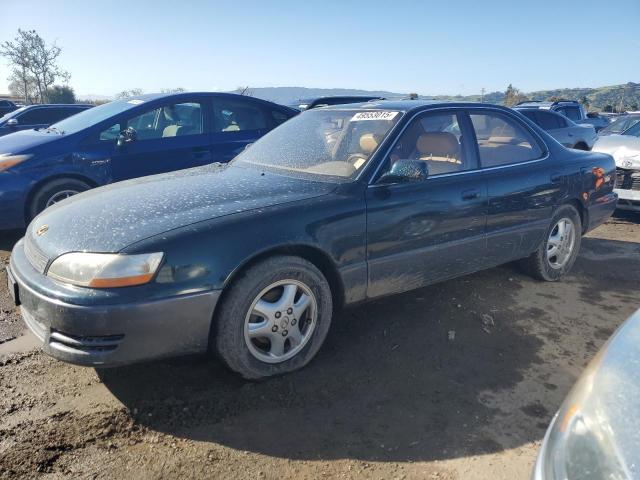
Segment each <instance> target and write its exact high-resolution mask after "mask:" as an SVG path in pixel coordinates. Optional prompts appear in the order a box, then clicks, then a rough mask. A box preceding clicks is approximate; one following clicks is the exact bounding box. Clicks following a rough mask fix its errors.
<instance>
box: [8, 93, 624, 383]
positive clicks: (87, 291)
mask: <svg viewBox="0 0 640 480" xmlns="http://www.w3.org/2000/svg"><path fill="white" fill-rule="evenodd" d="M496 132H498V133H496ZM614 173H615V164H614V162H613V159H612V158H611V157H610V156H609V155H602V154H597V153H592V152H582V151H578V150H571V149H567V148H564V147H562V146H561V145H559V144H558V142H556V141H555V140H554V139H553V138H552V137H550V136H549V135H548V134H547V133H545V132H544V131H543V130H541V129H540V128H539V127H537V126H536V125H535V124H534V123H532V122H530V121H529V120H527V119H525V118H524V117H522V116H521V115H519V114H517V113H516V112H514V111H513V110H511V109H508V108H505V107H498V106H493V105H481V104H472V103H443V102H425V101H421V100H409V101H399V102H389V101H381V102H375V103H360V104H357V105H354V106H351V105H350V106H345V105H337V106H335V107H325V108H317V109H313V110H310V111H308V112H305V113H303V114H301V115H298V116H296V117H295V118H292V119H291V120H289V121H288V122H286V123H284V124H283V125H281V126H280V127H278V128H276V129H274V130H273V131H272V132H270V133H268V134H267V135H265V136H264V137H263V138H261V139H260V140H258V141H256V142H255V143H254V144H253V145H252V146H251V148H248V149H245V150H243V152H242V153H241V154H240V155H238V156H237V157H236V159H235V160H234V161H233V162H231V163H230V164H227V165H211V166H205V167H201V168H194V169H189V170H185V171H182V172H173V173H169V174H164V175H154V176H149V177H145V178H141V179H135V180H130V181H127V182H120V183H116V184H113V185H108V186H106V187H102V188H99V189H96V190H93V191H89V192H84V193H82V194H80V195H77V196H75V197H73V198H70V199H67V200H64V201H62V202H60V203H59V204H57V205H54V206H53V207H52V208H50V209H47V210H45V211H44V212H42V213H41V214H40V215H38V216H37V217H36V218H35V219H34V220H33V221H32V222H31V224H30V225H29V227H28V228H27V231H26V234H25V238H24V240H21V241H19V242H18V243H17V244H16V246H15V247H14V249H13V253H12V255H11V262H10V267H9V275H8V278H9V282H10V284H11V288H10V291H11V292H13V295H14V297H15V298H16V301H17V302H18V303H20V304H21V306H22V308H21V312H22V315H23V318H24V319H25V321H26V323H27V325H28V326H29V328H30V329H31V330H32V331H33V332H34V333H35V334H36V336H37V338H39V339H40V342H41V344H42V346H43V348H44V350H45V351H46V352H47V353H48V354H50V355H52V356H54V357H56V358H58V359H61V360H64V361H67V362H71V363H77V364H82V365H87V366H109V365H118V364H127V363H133V362H138V361H143V360H149V359H152V358H157V357H166V356H175V355H179V354H186V353H198V352H207V351H210V352H215V353H217V354H218V355H219V357H220V358H222V359H223V360H224V362H225V363H226V364H227V365H228V366H229V367H230V368H231V369H232V370H234V371H235V372H237V373H239V374H240V375H242V376H243V377H245V378H248V379H260V378H265V377H270V376H273V375H280V374H284V373H287V372H291V371H294V370H297V369H299V368H302V367H303V366H304V365H306V364H307V363H308V362H309V361H311V359H312V358H313V357H314V356H315V355H316V353H317V352H318V350H319V349H320V347H321V346H322V343H323V342H324V339H325V338H326V335H327V333H328V331H329V328H330V324H331V321H332V317H333V314H334V312H335V311H336V310H338V309H339V308H340V307H341V306H343V305H350V304H355V303H358V302H362V301H365V300H371V299H374V298H380V297H383V296H386V295H390V294H395V293H402V292H406V291H409V290H413V289H417V288H422V287H424V286H426V285H429V284H432V283H436V282H438V281H443V280H448V279H450V278H454V277H457V276H460V275H465V274H468V273H471V272H474V271H478V270H482V269H486V268H491V267H494V266H496V265H499V264H502V263H506V262H510V261H515V260H522V266H523V268H525V269H526V270H527V271H528V272H530V274H531V275H533V276H534V277H535V278H538V279H540V280H546V281H558V280H560V279H562V278H563V277H564V276H565V275H566V274H567V273H568V272H569V271H570V269H571V267H572V265H573V264H574V262H575V260H576V258H577V256H578V252H579V250H580V243H581V239H582V235H583V234H585V233H586V232H588V231H590V230H591V229H593V228H595V227H597V226H598V225H600V224H601V223H603V222H604V221H606V220H607V219H608V218H609V216H610V215H611V213H612V212H613V210H614V209H615V204H616V195H615V193H613V183H614Z"/></svg>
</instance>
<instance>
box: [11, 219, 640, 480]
mask: <svg viewBox="0 0 640 480" xmlns="http://www.w3.org/2000/svg"><path fill="white" fill-rule="evenodd" d="M18 237H19V234H4V235H3V236H0V264H3V263H6V261H7V256H8V252H7V250H8V249H10V248H11V245H13V242H15V241H16V240H17V238H18ZM638 285H640V215H633V214H627V215H621V216H618V217H616V218H613V219H612V220H611V221H610V222H609V223H607V224H606V225H603V226H601V227H600V228H598V229H597V230H595V231H594V232H592V233H590V234H589V236H588V238H585V239H584V240H583V244H582V252H581V254H580V257H579V259H578V262H577V264H576V266H575V267H574V270H573V274H572V275H571V276H570V277H569V278H568V279H567V280H566V281H565V282H563V283H555V284H551V283H541V282H536V281H533V280H531V279H530V278H529V277H527V276H525V275H523V274H522V273H520V271H519V270H518V269H517V268H516V267H514V266H512V265H506V266H503V267H499V268H495V269H492V270H488V271H485V272H480V273H477V274H474V275H469V276H466V277H462V278H459V279H456V280H453V281H449V282H446V283H442V284H439V285H434V286H431V287H428V288H424V289H421V290H418V291H414V292H411V293H408V294H403V295H399V296H395V297H389V298H386V299H383V300H379V301H376V302H373V303H370V304H367V305H363V306H359V307H357V308H351V309H347V310H345V311H344V312H342V313H341V314H340V316H339V318H337V319H335V323H334V325H333V327H332V330H331V332H330V334H329V337H328V339H327V343H326V344H325V346H324V347H323V349H322V350H321V352H320V354H319V355H318V357H317V358H316V359H315V360H314V361H313V362H312V363H311V364H310V365H309V366H308V367H307V368H305V369H304V370H302V371H300V372H296V373H295V374H292V375H289V376H286V377H283V378H278V379H274V380H270V381H266V382H263V383H246V382H243V381H241V380H239V379H238V378H236V377H235V376H233V375H232V374H230V373H229V372H227V371H226V370H225V369H224V368H223V367H222V366H221V365H220V364H219V363H218V362H217V361H215V360H211V359H208V358H205V357H188V358H182V359H176V360H171V361H162V362H153V363H147V364H142V365H136V366H132V367H126V368H118V369H109V370H98V371H96V370H94V369H89V368H81V367H74V366H71V365H66V364H63V363H60V362H57V361H55V360H52V359H50V358H48V357H46V356H45V355H43V354H41V353H39V352H38V351H37V349H33V348H32V346H33V340H32V337H31V336H30V335H25V334H24V326H23V324H22V321H21V320H20V318H19V316H18V313H17V311H16V310H15V309H14V308H13V307H12V306H11V304H10V302H9V299H8V295H7V292H6V281H5V278H4V271H3V272H2V273H1V274H0V478H12V479H13V478H16V479H17V478H30V477H36V478H40V477H41V478H51V479H54V478H62V477H73V478H92V479H93V478H114V477H117V478H123V477H124V478H163V477H169V478H172V477H178V476H180V477H181V478H225V479H235V478H257V479H261V478H264V479H271V478H273V479H276V478H279V479H280V478H284V479H286V478H296V479H306V478H308V479H317V478H372V479H383V478H384V479H393V478H398V479H413V478H421V479H424V478H427V479H474V478H483V479H484V478H496V479H498V478H504V479H515V478H528V475H529V473H530V470H531V467H532V464H533V461H534V459H535V455H536V453H537V450H538V447H539V444H540V441H541V439H542V437H543V434H544V431H545V429H546V426H547V424H548V422H549V420H550V419H551V416H552V415H553V413H554V411H555V410H556V409H557V407H558V406H559V405H560V403H561V401H562V399H563V397H564V396H565V395H566V393H567V392H568V390H569V388H570V387H571V385H572V383H573V382H574V381H575V379H576V377H577V375H579V373H580V371H581V370H582V368H583V367H584V366H585V364H586V363H587V362H588V361H589V359H590V358H591V357H592V356H593V355H594V354H595V352H596V351H597V350H598V348H599V347H600V346H601V345H602V344H603V343H604V341H605V340H606V339H607V338H608V337H609V335H610V334H611V333H612V332H613V331H614V330H615V328H616V327H617V326H618V325H619V324H620V323H621V322H622V321H624V319H625V318H626V317H627V316H629V315H630V314H631V313H632V312H633V311H634V310H635V309H637V308H638V307H640V295H639V293H638Z"/></svg>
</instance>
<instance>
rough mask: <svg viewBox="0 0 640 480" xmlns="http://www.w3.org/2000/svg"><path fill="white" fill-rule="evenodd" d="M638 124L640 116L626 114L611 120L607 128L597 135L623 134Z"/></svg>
mask: <svg viewBox="0 0 640 480" xmlns="http://www.w3.org/2000/svg"><path fill="white" fill-rule="evenodd" d="M638 122H640V114H637V113H634V114H628V115H621V116H619V117H617V118H616V119H615V120H613V121H612V122H611V123H610V124H609V125H608V126H607V127H605V128H603V129H602V130H600V131H599V132H598V135H600V136H604V135H613V134H619V135H622V134H624V132H625V131H627V130H629V129H630V128H631V127H633V126H634V125H635V124H636V123H638Z"/></svg>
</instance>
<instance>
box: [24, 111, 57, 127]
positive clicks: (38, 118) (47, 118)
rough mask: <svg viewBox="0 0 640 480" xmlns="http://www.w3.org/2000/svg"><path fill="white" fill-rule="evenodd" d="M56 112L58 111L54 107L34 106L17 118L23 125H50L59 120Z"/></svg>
mask: <svg viewBox="0 0 640 480" xmlns="http://www.w3.org/2000/svg"><path fill="white" fill-rule="evenodd" d="M55 113H56V111H55V109H53V108H34V109H31V110H27V111H26V112H24V113H23V114H22V115H20V116H18V117H17V119H18V122H20V124H21V125H49V124H51V123H53V122H55V121H56V120H59V118H57V116H56V115H55Z"/></svg>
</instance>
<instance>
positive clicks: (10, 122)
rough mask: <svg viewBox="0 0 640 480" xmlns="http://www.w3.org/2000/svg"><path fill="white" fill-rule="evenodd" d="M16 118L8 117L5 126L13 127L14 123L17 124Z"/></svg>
mask: <svg viewBox="0 0 640 480" xmlns="http://www.w3.org/2000/svg"><path fill="white" fill-rule="evenodd" d="M18 123H20V122H18V119H17V118H10V119H9V120H7V126H8V127H15V126H16V125H18Z"/></svg>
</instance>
